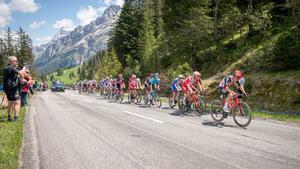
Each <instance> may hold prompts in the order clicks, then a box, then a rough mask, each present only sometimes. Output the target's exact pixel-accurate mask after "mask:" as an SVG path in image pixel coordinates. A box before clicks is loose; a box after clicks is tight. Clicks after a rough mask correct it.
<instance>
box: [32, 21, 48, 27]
mask: <svg viewBox="0 0 300 169" xmlns="http://www.w3.org/2000/svg"><path fill="white" fill-rule="evenodd" d="M44 24H46V21H45V20H42V21H39V22H36V21H34V22H33V23H32V24H30V25H29V27H30V28H31V29H36V28H40V27H41V26H42V25H44Z"/></svg>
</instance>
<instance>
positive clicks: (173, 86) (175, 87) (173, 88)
mask: <svg viewBox="0 0 300 169" xmlns="http://www.w3.org/2000/svg"><path fill="white" fill-rule="evenodd" d="M179 86H180V79H179V78H176V79H175V80H174V81H173V82H172V84H171V88H172V92H178V91H177V87H179Z"/></svg>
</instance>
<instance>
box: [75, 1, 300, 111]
mask: <svg viewBox="0 0 300 169" xmlns="http://www.w3.org/2000/svg"><path fill="white" fill-rule="evenodd" d="M299 53H300V1H299V0H244V1H240V0H222V1H221V0H188V1H186V0H127V1H125V4H124V5H123V10H122V12H121V14H120V16H119V20H118V22H117V25H116V26H115V29H114V31H113V32H112V38H111V39H110V42H109V46H108V49H107V51H102V52H100V53H99V54H97V55H96V56H95V57H93V58H92V59H90V60H89V61H88V62H86V63H85V64H84V65H83V66H82V67H81V70H80V79H87V78H96V79H100V78H103V77H105V76H107V75H110V76H112V77H114V76H116V75H117V73H123V74H125V77H128V76H129V75H130V74H133V73H134V74H137V75H138V76H139V77H145V76H147V75H148V74H149V73H150V72H159V73H160V74H161V77H164V79H166V83H168V81H171V80H172V79H173V78H175V77H176V76H178V75H179V74H184V75H188V74H191V72H192V71H193V70H198V71H201V72H202V75H203V78H204V79H205V80H204V82H205V83H206V86H208V89H210V92H209V93H214V92H215V90H214V89H215V86H216V85H217V83H218V81H219V80H220V79H221V78H222V77H223V76H224V75H227V74H230V73H232V72H233V71H234V70H235V69H240V70H242V71H243V72H244V73H245V75H246V77H247V89H248V91H249V93H252V94H253V96H254V97H253V100H257V101H258V102H266V104H264V105H261V107H266V108H271V109H273V110H277V109H279V110H281V109H285V110H286V109H291V110H295V109H296V110H300V104H299V103H300V98H299V95H300V94H299V85H297V81H299V80H300V77H299V74H300V72H299V67H300V55H299ZM261 81H263V82H265V83H258V82H261ZM277 84H278V85H277ZM287 85H288V86H290V87H288V88H287V87H286V86H287ZM297 86H298V87H297ZM286 89H288V90H286ZM282 95H284V96H285V97H281V96H282ZM256 96H259V97H256Z"/></svg>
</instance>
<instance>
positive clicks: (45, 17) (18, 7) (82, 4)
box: [0, 0, 123, 45]
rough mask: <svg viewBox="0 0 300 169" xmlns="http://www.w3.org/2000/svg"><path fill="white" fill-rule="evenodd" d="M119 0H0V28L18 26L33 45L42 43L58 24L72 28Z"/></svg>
mask: <svg viewBox="0 0 300 169" xmlns="http://www.w3.org/2000/svg"><path fill="white" fill-rule="evenodd" d="M112 4H115V5H121V4H123V0H0V30H5V29H6V28H7V26H10V27H11V28H12V30H14V31H16V30H18V28H19V27H20V26H21V27H22V28H23V29H24V30H25V31H26V32H27V33H29V34H30V36H31V38H32V40H33V42H34V44H35V45H38V44H43V43H46V42H47V41H49V40H50V39H51V37H53V35H54V34H55V33H56V32H57V31H58V29H59V28H61V27H64V29H67V30H72V29H73V28H75V27H76V26H78V25H86V24H87V23H89V22H90V21H91V20H94V19H96V18H97V17H98V16H100V15H101V14H102V13H103V11H104V10H105V9H106V8H107V7H108V6H109V5H112Z"/></svg>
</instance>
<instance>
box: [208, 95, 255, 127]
mask: <svg viewBox="0 0 300 169" xmlns="http://www.w3.org/2000/svg"><path fill="white" fill-rule="evenodd" d="M240 96H243V95H238V94H235V95H234V96H233V98H232V99H230V101H229V102H228V108H229V110H230V112H229V113H226V112H224V110H223V107H224V105H225V101H226V98H224V99H223V100H215V101H213V102H212V104H211V107H210V114H211V117H212V119H213V120H215V121H216V122H221V121H223V120H224V119H225V118H227V117H228V114H232V117H233V120H234V122H235V124H237V125H238V126H240V127H243V128H245V127H247V126H248V125H249V124H250V122H251V120H252V111H251V109H250V107H249V106H248V104H247V103H245V102H242V101H240V99H239V97H240Z"/></svg>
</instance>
